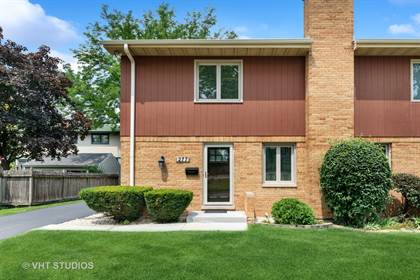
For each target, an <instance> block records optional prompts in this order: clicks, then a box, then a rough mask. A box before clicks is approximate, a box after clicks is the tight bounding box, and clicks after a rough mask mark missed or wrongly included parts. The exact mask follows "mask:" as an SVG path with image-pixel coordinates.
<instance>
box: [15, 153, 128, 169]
mask: <svg viewBox="0 0 420 280" xmlns="http://www.w3.org/2000/svg"><path fill="white" fill-rule="evenodd" d="M19 168H20V169H30V168H32V169H34V170H40V169H43V170H45V169H48V170H62V171H65V172H70V173H88V172H98V171H100V172H101V173H104V174H120V164H119V162H118V160H117V158H116V157H114V156H113V155H112V154H111V153H106V154H105V153H103V154H92V153H89V154H86V153H79V154H77V155H70V156H68V157H63V158H61V159H60V160H57V159H54V160H53V159H51V158H46V159H44V160H43V161H37V160H31V161H27V162H24V161H22V162H20V163H19Z"/></svg>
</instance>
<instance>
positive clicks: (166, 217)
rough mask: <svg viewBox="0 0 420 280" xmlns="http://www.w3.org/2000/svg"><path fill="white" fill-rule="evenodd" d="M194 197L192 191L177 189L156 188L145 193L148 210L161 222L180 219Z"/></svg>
mask: <svg viewBox="0 0 420 280" xmlns="http://www.w3.org/2000/svg"><path fill="white" fill-rule="evenodd" d="M192 198H193V193H192V192H190V191H185V190H176V189H156V190H152V191H150V192H147V193H146V194H145V199H146V205H147V211H148V213H149V215H150V217H151V218H152V219H153V220H155V221H157V222H159V223H169V222H176V221H178V219H179V217H180V216H181V214H182V213H183V212H184V211H185V209H187V207H188V205H189V204H190V203H191V200H192Z"/></svg>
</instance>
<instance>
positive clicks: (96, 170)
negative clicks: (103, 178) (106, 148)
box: [86, 165, 102, 173]
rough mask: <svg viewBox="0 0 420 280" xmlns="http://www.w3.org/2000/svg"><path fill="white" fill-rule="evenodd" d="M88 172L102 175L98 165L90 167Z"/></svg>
mask: <svg viewBox="0 0 420 280" xmlns="http://www.w3.org/2000/svg"><path fill="white" fill-rule="evenodd" d="M86 170H87V171H88V172H89V173H102V170H101V169H100V168H99V167H98V166H97V165H89V166H88V167H87V168H86Z"/></svg>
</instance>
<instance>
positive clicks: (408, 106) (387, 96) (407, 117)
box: [355, 56, 420, 137]
mask: <svg viewBox="0 0 420 280" xmlns="http://www.w3.org/2000/svg"><path fill="white" fill-rule="evenodd" d="M411 59H412V58H411V57H363V56H361V57H356V59H355V91H356V93H355V95H356V100H355V135H356V136H376V137H380V136H383V137H393V136H394V137H415V136H420V123H419V120H420V103H413V102H411V101H410V99H411V82H410V71H411V70H410V67H411V66H410V63H411V62H410V61H411Z"/></svg>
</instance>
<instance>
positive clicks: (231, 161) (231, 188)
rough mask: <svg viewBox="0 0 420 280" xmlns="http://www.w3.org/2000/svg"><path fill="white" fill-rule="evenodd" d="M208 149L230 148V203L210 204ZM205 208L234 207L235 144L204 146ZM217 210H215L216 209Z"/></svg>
mask: <svg viewBox="0 0 420 280" xmlns="http://www.w3.org/2000/svg"><path fill="white" fill-rule="evenodd" d="M208 148H229V160H230V161H229V172H230V178H229V180H230V182H229V183H230V190H229V201H228V202H208V197H207V196H208V193H207V174H208V170H207V167H208V166H207V165H208V162H207V160H208V158H207V156H208V155H207V150H208ZM203 153H204V154H203V161H204V162H203V171H204V173H203V201H202V203H203V207H206V206H215V207H216V208H217V207H218V206H219V207H222V208H223V206H234V199H235V197H234V196H235V190H234V178H235V168H234V160H235V158H234V149H233V144H225V143H224V144H215V143H212V144H204V151H203ZM216 208H215V209H216Z"/></svg>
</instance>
